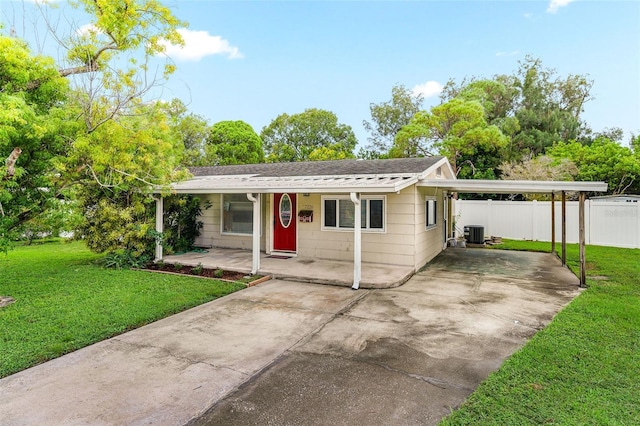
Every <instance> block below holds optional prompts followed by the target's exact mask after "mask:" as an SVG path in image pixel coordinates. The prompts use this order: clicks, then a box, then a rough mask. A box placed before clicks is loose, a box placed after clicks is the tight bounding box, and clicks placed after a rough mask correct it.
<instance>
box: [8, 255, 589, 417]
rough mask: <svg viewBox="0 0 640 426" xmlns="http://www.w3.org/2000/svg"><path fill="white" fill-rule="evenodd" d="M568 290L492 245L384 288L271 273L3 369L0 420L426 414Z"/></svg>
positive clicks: (535, 263) (458, 399)
mask: <svg viewBox="0 0 640 426" xmlns="http://www.w3.org/2000/svg"><path fill="white" fill-rule="evenodd" d="M456 265H464V266H463V267H461V268H457V267H456ZM578 292H579V290H578V287H577V279H576V277H575V276H574V275H573V274H571V273H570V272H569V271H568V270H567V269H566V268H563V267H561V266H560V265H559V262H558V260H557V258H555V257H553V256H551V255H545V254H536V253H516V252H500V251H494V250H491V251H489V250H447V252H446V253H444V254H443V255H441V256H440V257H439V258H437V259H436V261H435V262H434V263H433V264H432V265H430V266H429V267H428V268H426V269H425V270H424V271H423V272H421V273H419V274H417V275H416V276H414V277H413V278H412V279H411V280H410V281H409V282H407V283H406V284H405V285H403V286H401V287H398V288H395V289H388V290H359V291H352V290H350V289H347V288H343V287H332V286H318V285H314V284H303V283H296V282H291V281H279V280H273V281H268V282H266V283H264V284H260V285H259V286H257V287H253V288H250V289H247V290H243V291H240V292H237V293H234V294H232V295H230V296H227V297H224V298H222V299H218V300H216V301H213V302H210V303H207V304H205V305H202V306H199V307H197V308H194V309H191V310H189V311H186V312H184V313H181V314H178V315H174V316H172V317H170V318H167V319H164V320H161V321H158V322H156V323H153V324H151V325H148V326H146V327H142V328H140V329H137V330H134V331H131V332H129V333H126V334H123V335H121V336H118V337H116V338H113V339H109V340H106V341H104V342H100V343H98V344H95V345H93V346H90V347H87V348H85V349H82V350H79V351H77V352H74V353H72V354H69V355H66V356H63V357H61V358H59V359H56V360H53V361H50V362H47V363H45V364H42V365H40V366H37V367H34V368H31V369H29V370H25V371H23V372H20V373H18V374H15V375H13V376H10V377H7V378H4V379H2V380H0V423H2V424H3V425H33V424H56V425H58V424H77V425H80V424H82V425H85V424H92V425H95V424H98V425H101V424H105V425H106V424H109V425H123V424H126V425H131V424H133V425H142V424H145V425H146V424H156V425H180V424H185V423H191V424H207V425H208V424H211V425H219V424H224V425H249V424H256V425H262V424H296V425H316V424H341V425H350V424H353V425H360V424H371V425H377V424H403V425H408V424H421V425H424V424H427V425H428V424H435V423H437V421H438V420H439V419H440V418H441V417H442V416H444V415H446V414H447V413H448V412H450V410H451V409H453V408H454V407H456V406H458V405H459V404H460V403H462V401H464V399H465V398H466V397H467V396H468V395H469V394H470V393H471V392H472V391H473V389H475V387H476V386H477V385H478V384H479V383H480V382H481V381H482V380H484V378H485V377H486V376H487V375H488V374H489V373H490V372H492V371H494V370H496V369H497V368H498V367H499V366H500V364H501V363H502V362H503V360H504V359H505V358H506V357H508V356H509V355H511V353H513V352H514V351H515V350H517V349H518V348H520V347H521V346H522V345H523V344H524V343H525V342H526V341H527V340H528V339H529V338H530V337H531V336H532V335H533V334H534V333H535V332H536V331H537V330H539V329H541V328H542V327H544V326H545V325H546V324H547V323H548V322H549V321H550V320H551V318H552V317H553V316H554V315H555V313H556V312H557V311H558V310H559V309H561V308H562V307H563V306H564V305H566V304H567V303H568V302H569V301H570V300H571V299H572V298H573V297H574V296H575V295H576V294H578Z"/></svg>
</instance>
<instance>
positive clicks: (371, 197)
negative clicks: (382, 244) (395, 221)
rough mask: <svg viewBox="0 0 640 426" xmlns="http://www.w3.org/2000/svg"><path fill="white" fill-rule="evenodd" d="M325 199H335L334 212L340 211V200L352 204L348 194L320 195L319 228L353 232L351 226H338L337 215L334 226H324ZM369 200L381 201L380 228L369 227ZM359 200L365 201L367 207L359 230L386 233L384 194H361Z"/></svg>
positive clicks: (385, 201) (385, 197)
mask: <svg viewBox="0 0 640 426" xmlns="http://www.w3.org/2000/svg"><path fill="white" fill-rule="evenodd" d="M325 200H335V201H336V213H338V212H339V211H340V207H339V203H340V202H349V203H351V204H353V201H351V198H350V197H349V196H346V195H323V196H322V197H321V201H320V203H321V213H322V214H321V218H320V220H321V221H322V222H321V225H322V226H321V230H322V231H332V232H353V227H351V228H346V227H342V228H341V227H340V223H339V220H340V217H339V215H338V217H336V226H325V225H324V224H325V220H324V216H325V211H324V202H325ZM371 200H378V201H382V228H369V222H370V220H371V217H370V215H371V209H370V208H369V201H371ZM360 202H361V203H366V205H367V207H366V216H365V222H364V223H363V224H362V225H363V227H362V228H361V232H375V233H383V234H384V233H386V232H387V196H386V195H367V196H362V197H360Z"/></svg>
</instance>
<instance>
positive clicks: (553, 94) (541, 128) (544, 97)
mask: <svg viewBox="0 0 640 426" xmlns="http://www.w3.org/2000/svg"><path fill="white" fill-rule="evenodd" d="M592 86H593V81H591V80H589V79H588V78H587V77H585V76H582V75H572V74H570V75H568V76H567V77H566V78H564V79H562V78H560V77H557V76H556V71H555V70H553V69H549V68H543V66H542V61H541V60H540V59H536V58H533V57H531V56H527V57H526V58H525V60H524V61H522V62H520V68H519V70H518V74H517V87H518V89H519V91H520V97H519V102H518V105H517V109H516V112H515V116H516V118H517V119H518V122H519V124H520V131H519V132H518V133H517V134H516V135H515V136H514V147H515V148H516V150H517V153H518V154H521V153H526V152H530V153H532V154H534V155H537V154H540V153H543V152H544V150H545V148H547V147H549V146H551V145H553V143H554V142H558V141H568V140H576V139H578V138H580V137H581V136H582V135H583V134H584V133H585V132H586V131H587V128H586V124H585V123H584V122H583V121H582V120H581V118H580V114H582V112H583V111H584V104H585V103H586V102H587V101H589V100H590V99H591V96H590V90H591V87H592ZM512 154H513V153H512Z"/></svg>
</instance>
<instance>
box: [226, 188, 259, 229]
mask: <svg viewBox="0 0 640 426" xmlns="http://www.w3.org/2000/svg"><path fill="white" fill-rule="evenodd" d="M233 194H236V195H242V196H243V197H245V199H246V200H247V201H246V202H247V203H250V204H251V211H252V215H253V203H251V201H249V200H248V199H247V198H246V194H247V193H244V192H230V193H221V194H220V235H225V236H226V235H229V236H236V237H252V236H253V230H252V231H251V232H248V233H243V232H232V231H225V230H224V196H225V195H233ZM251 220H252V222H251V223H252V224H253V218H252V219H251ZM252 226H253V225H252ZM260 236H261V237H262V226H261V227H260Z"/></svg>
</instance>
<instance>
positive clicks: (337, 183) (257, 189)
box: [156, 167, 432, 196]
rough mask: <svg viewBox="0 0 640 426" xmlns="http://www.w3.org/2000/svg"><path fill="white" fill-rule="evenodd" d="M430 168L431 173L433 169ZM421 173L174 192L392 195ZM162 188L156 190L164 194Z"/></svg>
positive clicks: (234, 181) (176, 188) (233, 180)
mask: <svg viewBox="0 0 640 426" xmlns="http://www.w3.org/2000/svg"><path fill="white" fill-rule="evenodd" d="M431 169H432V168H431V167H430V168H429V169H427V171H429V170H431ZM418 178H419V174H416V173H399V174H393V175H349V176H286V177H254V176H244V175H237V176H233V175H225V176H201V177H196V178H193V179H190V180H187V181H183V182H178V183H174V184H172V185H171V188H170V189H171V191H172V192H174V193H178V194H183V193H184V194H208V193H211V192H215V193H232V194H237V193H242V194H244V193H249V192H251V193H262V194H280V193H287V192H288V193H313V194H318V193H331V192H333V193H342V194H346V195H347V196H348V195H349V194H350V193H351V192H362V193H389V192H398V191H402V190H403V189H405V188H407V187H409V186H411V185H413V184H415V183H416V182H417V181H418ZM161 191H162V188H156V192H161Z"/></svg>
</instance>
